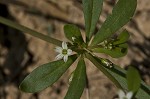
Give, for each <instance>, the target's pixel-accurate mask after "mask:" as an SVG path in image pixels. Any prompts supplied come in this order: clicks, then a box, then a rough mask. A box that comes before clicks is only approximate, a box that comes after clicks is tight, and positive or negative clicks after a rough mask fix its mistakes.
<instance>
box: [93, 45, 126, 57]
mask: <svg viewBox="0 0 150 99" xmlns="http://www.w3.org/2000/svg"><path fill="white" fill-rule="evenodd" d="M92 51H93V52H96V53H105V54H108V55H110V56H111V57H113V58H120V57H123V56H125V55H126V54H127V51H128V45H127V44H121V45H119V46H118V47H115V48H112V49H105V48H94V49H92Z"/></svg>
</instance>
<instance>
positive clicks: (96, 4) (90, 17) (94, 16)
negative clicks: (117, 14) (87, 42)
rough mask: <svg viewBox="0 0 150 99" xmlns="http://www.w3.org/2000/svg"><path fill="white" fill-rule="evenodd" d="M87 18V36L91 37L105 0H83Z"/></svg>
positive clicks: (85, 17)
mask: <svg viewBox="0 0 150 99" xmlns="http://www.w3.org/2000/svg"><path fill="white" fill-rule="evenodd" d="M82 2H83V12H84V19H85V30H86V36H87V37H88V38H90V37H91V35H92V33H93V32H94V30H95V27H96V24H97V21H98V20H99V16H100V13H101V10H102V6H103V0H82Z"/></svg>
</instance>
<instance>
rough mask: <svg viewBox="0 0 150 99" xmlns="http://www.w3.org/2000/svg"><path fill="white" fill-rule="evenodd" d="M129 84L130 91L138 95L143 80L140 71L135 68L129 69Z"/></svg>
mask: <svg viewBox="0 0 150 99" xmlns="http://www.w3.org/2000/svg"><path fill="white" fill-rule="evenodd" d="M127 84H128V90H129V91H132V92H133V93H136V92H137V91H138V89H139V88H140V85H141V78H140V75H139V73H138V71H137V70H136V69H135V68H133V67H129V69H128V71H127Z"/></svg>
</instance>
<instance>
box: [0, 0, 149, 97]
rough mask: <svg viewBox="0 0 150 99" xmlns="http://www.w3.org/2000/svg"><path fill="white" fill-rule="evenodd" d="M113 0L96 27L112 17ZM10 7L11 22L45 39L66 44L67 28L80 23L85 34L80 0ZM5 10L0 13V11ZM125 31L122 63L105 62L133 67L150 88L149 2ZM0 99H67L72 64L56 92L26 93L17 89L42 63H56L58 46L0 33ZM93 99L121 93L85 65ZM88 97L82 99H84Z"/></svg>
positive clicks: (41, 0) (24, 0) (141, 2)
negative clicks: (49, 37) (66, 25)
mask: <svg viewBox="0 0 150 99" xmlns="http://www.w3.org/2000/svg"><path fill="white" fill-rule="evenodd" d="M114 4H115V0H105V2H104V8H103V12H102V15H101V17H100V20H99V22H98V25H97V27H100V26H101V24H102V23H103V21H104V20H105V19H106V17H107V15H108V14H109V13H110V12H111V9H112V7H113V6H114ZM7 5H8V13H9V15H8V17H9V18H11V20H14V21H16V22H18V23H20V24H22V25H24V26H27V27H29V28H31V29H34V30H36V31H38V32H41V33H43V34H45V35H49V36H51V37H55V38H57V39H59V40H63V41H67V39H65V38H64V33H63V26H64V24H67V23H71V24H76V25H77V26H79V27H80V28H81V30H82V33H84V32H85V31H84V18H83V12H82V4H81V0H38V1H37V0H20V1H19V2H17V0H16V1H13V2H10V3H9V4H7ZM0 10H1V9H0ZM125 28H126V29H127V30H128V31H129V32H130V33H131V37H130V40H129V42H128V44H129V51H128V54H127V55H126V56H125V57H123V58H119V59H113V58H111V57H109V56H106V55H102V57H107V58H109V59H110V60H112V61H113V62H114V63H116V64H118V65H120V66H122V67H123V68H126V67H127V66H128V65H134V66H136V68H137V69H138V70H139V71H140V74H141V75H142V79H143V80H144V81H145V82H146V83H147V84H149V85H150V72H149V71H150V66H149V64H150V60H149V57H150V1H149V0H138V6H137V10H136V13H135V16H134V18H133V19H132V20H131V22H130V23H128V24H127V25H126V26H125ZM0 36H1V39H0V99H63V98H62V97H64V95H65V93H66V91H67V88H68V77H69V74H70V73H71V72H72V71H73V70H74V68H75V65H73V66H72V67H71V68H69V70H68V71H67V72H66V73H65V74H64V75H63V76H62V77H61V78H60V79H59V81H57V82H56V83H55V84H54V85H53V86H52V87H49V88H47V89H45V90H43V91H41V92H39V93H35V94H28V93H24V92H21V91H20V90H19V89H18V86H19V84H20V82H21V81H22V80H23V79H24V77H25V76H26V75H28V74H29V73H30V72H31V71H32V70H34V69H35V68H36V67H38V66H39V65H41V64H44V63H47V62H50V61H53V60H54V59H55V56H56V54H57V53H55V51H54V48H55V46H54V45H52V44H49V43H46V42H44V41H41V40H39V39H37V38H35V37H32V36H30V35H26V34H23V33H21V32H19V31H16V30H13V29H7V33H5V34H4V33H1V34H0ZM86 63H87V64H88V66H87V73H88V79H89V86H90V89H89V90H90V95H91V99H113V97H114V96H116V93H117V90H118V89H117V88H116V87H115V86H114V84H113V83H112V82H111V81H110V80H109V79H107V77H105V76H104V75H103V74H102V73H101V72H100V71H99V70H98V69H96V68H95V67H94V66H93V64H92V63H90V62H88V61H87V62H86ZM85 96H86V95H85V92H84V93H83V95H82V97H81V99H86V97H85Z"/></svg>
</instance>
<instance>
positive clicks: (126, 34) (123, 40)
mask: <svg viewBox="0 0 150 99" xmlns="http://www.w3.org/2000/svg"><path fill="white" fill-rule="evenodd" d="M129 37H130V34H129V32H128V31H127V30H124V31H123V32H121V33H120V35H119V36H118V37H117V40H116V41H115V42H113V44H114V45H118V44H123V43H126V42H127V41H128V39H129Z"/></svg>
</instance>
